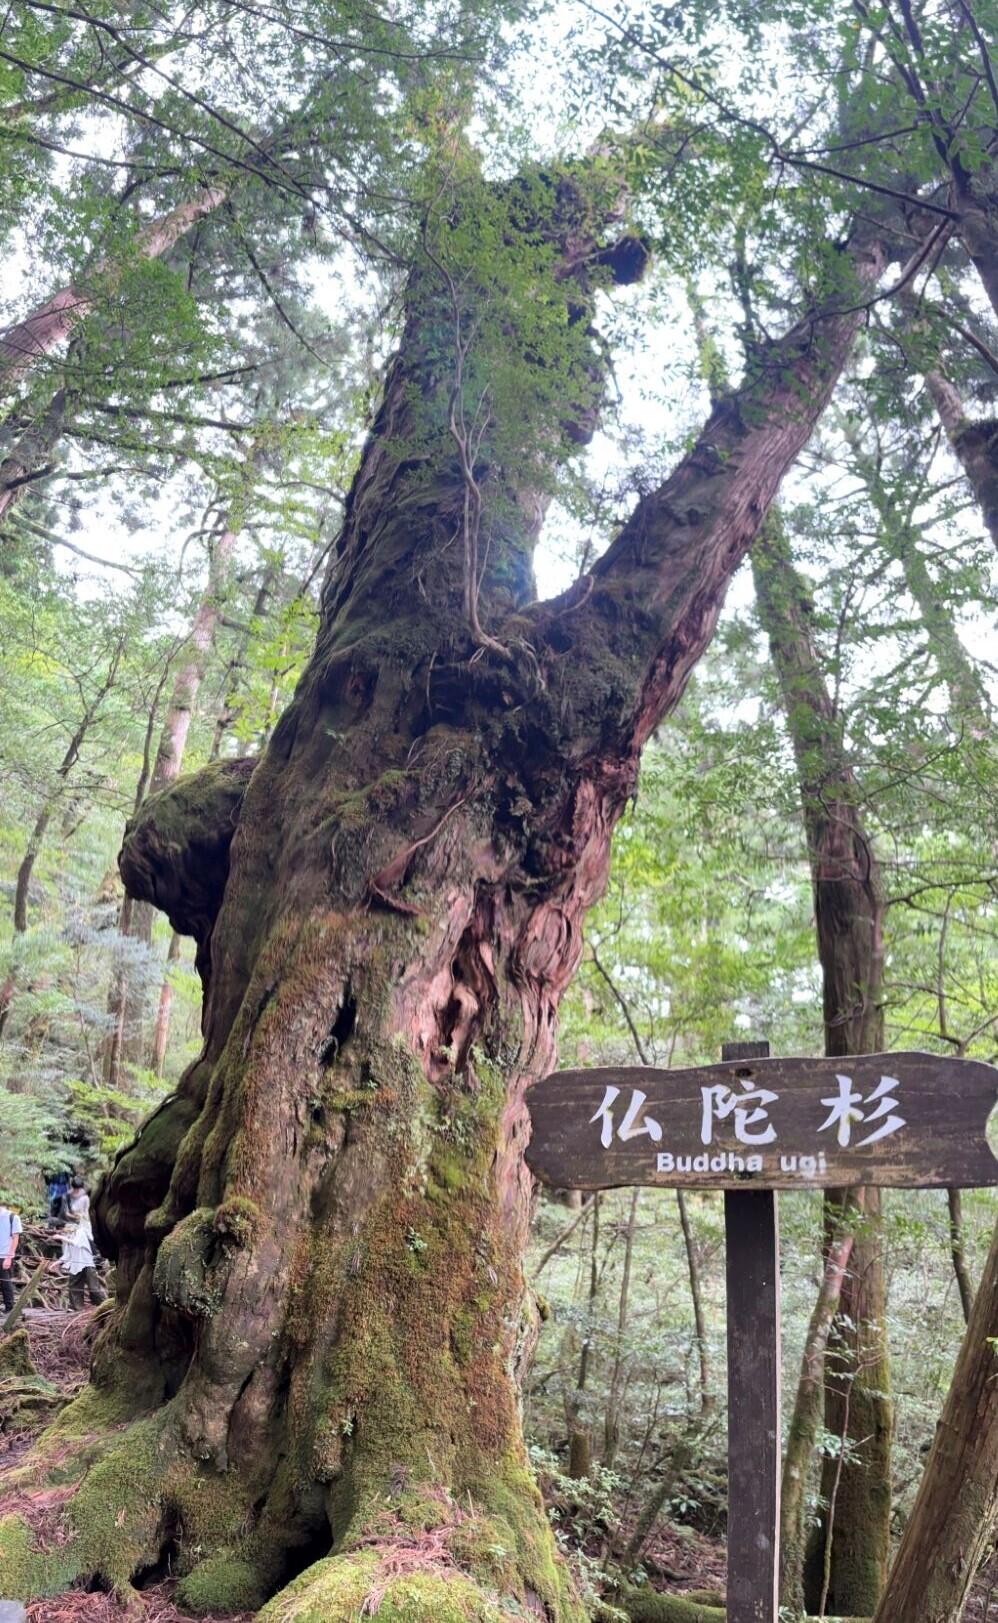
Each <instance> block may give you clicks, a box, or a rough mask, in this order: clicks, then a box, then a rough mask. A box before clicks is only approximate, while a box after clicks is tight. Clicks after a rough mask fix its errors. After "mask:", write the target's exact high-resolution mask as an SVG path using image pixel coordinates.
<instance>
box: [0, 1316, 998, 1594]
mask: <svg viewBox="0 0 998 1623" xmlns="http://www.w3.org/2000/svg"><path fill="white" fill-rule="evenodd" d="M98 1312H99V1310H94V1309H85V1310H84V1311H83V1312H80V1313H71V1312H69V1310H68V1309H63V1308H53V1307H49V1308H43V1309H31V1308H29V1309H28V1310H27V1311H26V1313H25V1315H24V1324H25V1328H26V1329H27V1331H28V1336H29V1339H30V1342H31V1354H32V1360H33V1362H34V1365H35V1368H36V1369H37V1371H38V1373H39V1375H43V1376H44V1377H45V1379H46V1380H49V1381H51V1382H52V1384H53V1385H54V1386H56V1387H58V1389H59V1390H60V1392H62V1393H63V1394H64V1395H65V1396H66V1397H67V1398H68V1397H72V1396H73V1394H74V1393H75V1392H77V1391H78V1390H79V1388H80V1387H81V1386H83V1384H84V1383H85V1381H86V1378H87V1367H88V1364H89V1361H90V1352H91V1347H92V1343H93V1338H94V1335H95V1333H96V1329H97V1324H96V1323H95V1318H96V1317H97V1314H98ZM42 1424H43V1422H42V1421H40V1422H39V1427H38V1428H37V1429H40V1427H41V1425H42ZM32 1436H33V1430H23V1431H18V1432H16V1433H14V1434H12V1435H9V1434H5V1433H3V1432H0V1514H2V1513H3V1511H4V1502H3V1501H4V1491H3V1478H4V1475H5V1473H6V1471H7V1470H8V1469H9V1468H10V1467H11V1466H12V1465H13V1464H14V1462H15V1461H16V1460H17V1459H18V1458H19V1457H20V1456H21V1455H22V1454H23V1453H25V1452H26V1450H27V1449H28V1448H29V1447H30V1446H31V1441H32ZM69 1491H71V1490H66V1489H59V1488H56V1489H49V1490H46V1491H43V1492H40V1493H37V1494H34V1495H32V1505H31V1509H30V1510H29V1511H28V1512H27V1514H28V1515H29V1517H30V1519H31V1521H32V1523H33V1525H34V1527H35V1532H36V1538H37V1539H38V1541H39V1543H40V1544H42V1545H47V1544H57V1543H58V1542H59V1540H60V1538H61V1537H64V1536H65V1535H64V1532H63V1525H62V1514H61V1511H62V1505H63V1503H64V1501H65V1499H66V1497H67V1493H68V1492H69ZM18 1509H19V1511H20V1512H21V1514H25V1506H24V1500H23V1496H19V1502H18ZM643 1564H644V1565H645V1568H646V1570H647V1571H648V1574H649V1578H650V1580H651V1582H652V1585H653V1587H654V1588H656V1589H662V1590H665V1591H667V1592H668V1593H670V1594H682V1593H683V1591H684V1590H719V1591H722V1592H723V1590H724V1588H725V1583H726V1551H725V1545H724V1541H723V1539H719V1538H710V1537H707V1536H706V1535H704V1534H702V1533H698V1532H696V1531H695V1530H694V1529H692V1528H687V1527H676V1526H674V1525H673V1524H672V1523H669V1522H660V1523H659V1525H658V1527H657V1528H656V1530H655V1533H654V1534H653V1536H652V1537H651V1538H650V1539H649V1541H648V1545H647V1547H646V1550H645V1553H644V1557H643ZM176 1586H177V1580H176V1579H174V1578H171V1577H169V1576H167V1577H163V1578H159V1579H157V1580H156V1582H154V1583H150V1584H147V1585H145V1586H144V1587H143V1589H142V1601H143V1608H144V1614H145V1623H194V1620H193V1619H192V1618H191V1614H190V1613H187V1612H184V1611H182V1610H181V1609H180V1608H179V1607H178V1606H177V1605H176V1601H175V1598H174V1597H175V1592H176ZM0 1594H2V1582H0ZM27 1613H28V1623H126V1620H127V1623H134V1613H133V1612H132V1611H129V1610H128V1608H127V1607H126V1606H125V1604H124V1603H123V1602H122V1601H120V1600H119V1599H118V1598H117V1596H115V1595H112V1594H106V1593H104V1592H103V1591H100V1590H97V1591H89V1590H70V1591H67V1592H66V1593H64V1594H61V1595H52V1596H47V1597H45V1598H43V1599H41V1600H36V1601H32V1602H31V1603H30V1604H29V1606H28V1608H27ZM252 1615H253V1614H252V1613H249V1612H242V1613H239V1612H236V1613H225V1614H221V1613H220V1614H217V1616H216V1618H215V1619H214V1623H249V1619H250V1618H251V1617H252ZM198 1623H213V1620H212V1619H207V1620H206V1619H205V1618H203V1617H202V1618H201V1619H200V1620H198ZM963 1623H998V1552H996V1553H995V1555H994V1556H992V1558H991V1560H990V1561H988V1562H987V1563H986V1564H985V1566H984V1567H983V1568H982V1570H981V1572H980V1574H979V1575H978V1579H977V1582H976V1583H975V1585H974V1589H973V1592H972V1594H971V1597H970V1599H969V1601H968V1603H967V1607H966V1610H965V1612H964V1614H963Z"/></svg>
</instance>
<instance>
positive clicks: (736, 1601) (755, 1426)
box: [721, 1043, 781, 1623]
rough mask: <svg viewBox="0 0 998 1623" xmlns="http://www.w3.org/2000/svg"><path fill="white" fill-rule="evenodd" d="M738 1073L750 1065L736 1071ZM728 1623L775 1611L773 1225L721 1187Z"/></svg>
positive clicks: (733, 1053) (762, 1200)
mask: <svg viewBox="0 0 998 1623" xmlns="http://www.w3.org/2000/svg"><path fill="white" fill-rule="evenodd" d="M768 1055H769V1044H768V1043H725V1044H724V1047H723V1048H722V1049H721V1058H722V1059H723V1060H753V1059H766V1058H767V1057H768ZM744 1069H745V1072H746V1075H748V1074H749V1071H750V1067H749V1066H747V1065H746V1066H745V1067H744ZM724 1233H725V1249H726V1271H727V1285H728V1613H727V1623H778V1618H779V1611H780V1473H781V1437H780V1431H781V1427H780V1342H781V1335H780V1226H779V1196H778V1195H777V1193H776V1190H775V1189H727V1190H725V1193H724Z"/></svg>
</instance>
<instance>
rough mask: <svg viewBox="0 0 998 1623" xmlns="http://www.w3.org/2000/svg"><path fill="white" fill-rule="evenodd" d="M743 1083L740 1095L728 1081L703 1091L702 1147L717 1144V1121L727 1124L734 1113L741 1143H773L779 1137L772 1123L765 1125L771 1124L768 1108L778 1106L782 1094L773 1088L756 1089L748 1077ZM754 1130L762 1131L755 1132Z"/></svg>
mask: <svg viewBox="0 0 998 1623" xmlns="http://www.w3.org/2000/svg"><path fill="white" fill-rule="evenodd" d="M739 1080H740V1084H741V1088H742V1092H741V1093H736V1092H735V1090H734V1089H733V1088H729V1087H728V1085H727V1083H725V1082H718V1083H716V1084H715V1085H714V1086H713V1087H710V1088H701V1089H700V1092H701V1094H702V1095H703V1112H702V1116H701V1121H700V1142H701V1144H710V1143H712V1142H713V1136H714V1121H715V1118H716V1120H717V1121H724V1120H726V1118H727V1117H728V1116H730V1115H731V1114H732V1112H734V1117H735V1137H736V1138H737V1140H738V1142H739V1144H772V1142H773V1140H774V1138H775V1137H776V1128H775V1127H774V1126H773V1124H772V1122H767V1125H766V1126H765V1127H763V1126H762V1125H761V1123H762V1122H764V1121H767V1117H768V1115H769V1111H768V1109H767V1108H766V1107H767V1105H771V1104H775V1103H776V1101H777V1100H778V1099H779V1094H778V1093H772V1092H771V1091H770V1089H769V1088H756V1087H753V1086H752V1082H751V1080H750V1079H749V1078H748V1077H741V1078H740V1079H739ZM753 1128H756V1129H758V1130H757V1131H755V1132H753V1131H752V1129H753Z"/></svg>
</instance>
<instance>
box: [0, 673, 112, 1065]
mask: <svg viewBox="0 0 998 1623" xmlns="http://www.w3.org/2000/svg"><path fill="white" fill-rule="evenodd" d="M122 653H123V645H122V644H121V643H119V645H118V647H117V649H116V650H115V652H114V653H113V655H112V657H111V660H110V662H109V665H108V670H107V676H106V678H105V680H104V682H103V683H102V684H101V687H100V688H99V689H98V691H97V693H96V694H95V696H94V698H93V700H92V701H91V703H90V704H89V705H88V706H87V708H86V709H85V711H84V713H83V715H82V717H81V718H80V722H79V725H78V726H77V728H76V731H75V732H74V734H73V736H72V738H71V739H70V741H69V743H68V745H67V746H66V751H65V754H64V755H63V757H62V760H61V761H60V762H59V765H58V766H57V767H56V772H55V775H56V778H57V779H58V782H57V784H56V787H55V789H54V791H53V793H52V794H51V795H50V796H49V797H48V799H47V800H46V801H45V804H44V805H43V806H42V808H41V810H40V811H39V813H38V816H37V817H36V819H35V823H34V826H33V828H32V830H31V833H30V835H29V836H28V843H27V846H26V847H25V852H24V855H23V857H22V858H21V862H20V866H19V867H18V870H17V881H16V884H15V886H14V934H15V936H18V935H24V934H26V932H27V929H28V902H29V900H30V895H31V879H32V875H33V873H34V871H35V863H36V862H37V860H38V853H39V852H40V850H41V848H42V841H43V840H44V838H45V835H46V833H47V832H48V827H49V824H50V823H51V821H52V817H53V814H54V813H55V811H56V808H57V806H58V803H59V799H60V796H61V795H62V793H63V790H64V788H65V785H66V782H67V780H68V778H69V776H70V774H71V772H72V770H73V768H74V766H75V765H76V763H77V761H78V760H79V758H80V751H81V750H82V748H83V745H84V742H85V740H86V737H87V734H88V733H89V731H90V729H91V727H92V726H93V724H94V722H95V720H96V718H97V715H98V713H99V711H100V707H101V705H102V704H103V702H104V700H105V699H106V698H107V695H108V693H110V691H111V689H112V687H113V686H114V684H115V682H116V681H117V676H118V667H119V665H120V663H121V656H122ZM16 992H17V975H16V973H15V971H14V970H13V969H11V970H10V972H9V973H8V975H7V977H6V979H5V981H4V984H3V987H2V988H0V1037H2V1036H3V1033H4V1030H5V1029H6V1026H7V1022H8V1020H9V1019H10V1011H11V1008H12V1007H13V1003H14V997H15V995H16Z"/></svg>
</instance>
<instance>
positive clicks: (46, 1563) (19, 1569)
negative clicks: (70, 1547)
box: [0, 1516, 75, 1601]
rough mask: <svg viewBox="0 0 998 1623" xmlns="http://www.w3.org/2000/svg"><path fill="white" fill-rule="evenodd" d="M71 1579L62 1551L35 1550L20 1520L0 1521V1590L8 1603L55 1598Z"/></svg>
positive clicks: (25, 1524)
mask: <svg viewBox="0 0 998 1623" xmlns="http://www.w3.org/2000/svg"><path fill="white" fill-rule="evenodd" d="M74 1577H75V1573H74V1571H73V1564H72V1560H71V1558H67V1556H66V1552H65V1550H62V1549H55V1550H39V1549H38V1548H37V1547H36V1545H35V1538H34V1534H33V1533H32V1531H31V1528H30V1527H29V1526H28V1524H27V1522H26V1521H24V1520H23V1518H22V1517H20V1516H4V1517H3V1518H2V1519H0V1588H2V1589H3V1593H4V1596H5V1597H6V1598H7V1599H8V1600H22V1601H28V1600H32V1599H33V1598H34V1597H35V1596H36V1595H53V1594H56V1593H57V1592H58V1591H59V1590H60V1589H65V1588H66V1587H67V1585H68V1584H70V1583H71V1582H72V1580H73V1578H74Z"/></svg>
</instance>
